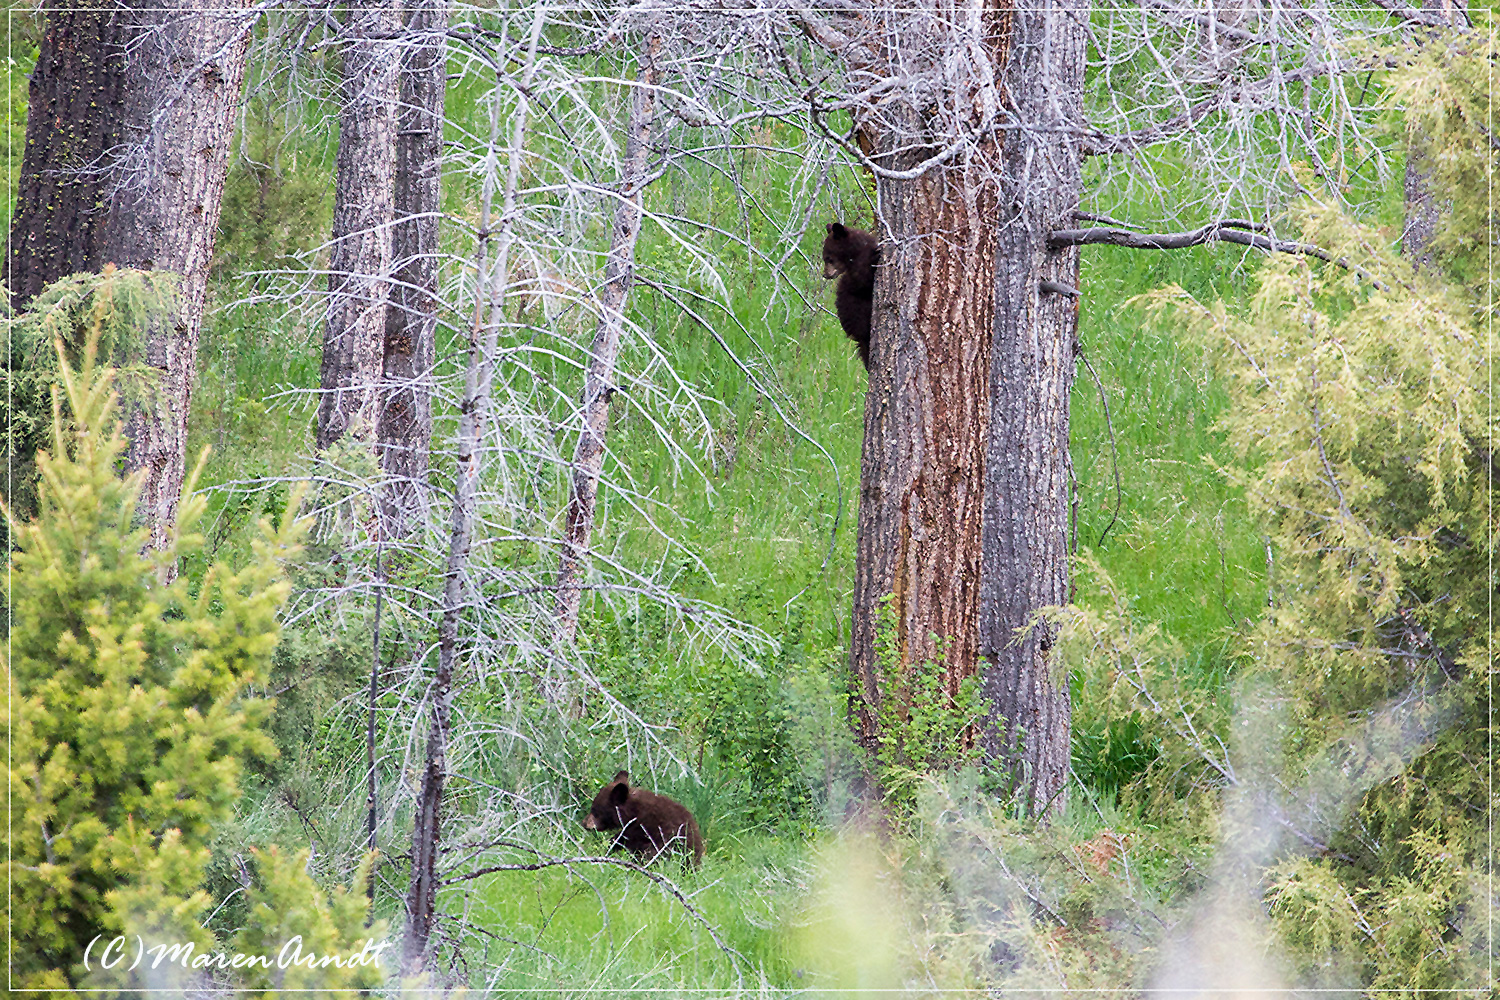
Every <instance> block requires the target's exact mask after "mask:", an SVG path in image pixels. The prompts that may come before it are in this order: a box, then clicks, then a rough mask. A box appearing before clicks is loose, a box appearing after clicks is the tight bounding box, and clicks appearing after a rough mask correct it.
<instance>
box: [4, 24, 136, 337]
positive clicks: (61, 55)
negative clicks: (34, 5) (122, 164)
mask: <svg viewBox="0 0 1500 1000" xmlns="http://www.w3.org/2000/svg"><path fill="white" fill-rule="evenodd" d="M125 20H126V12H125V11H122V10H117V9H115V8H114V7H113V6H112V5H109V4H105V3H99V2H96V3H91V4H80V5H78V6H75V7H70V8H66V9H58V10H51V11H48V12H47V14H46V23H45V25H44V27H43V31H42V42H41V48H40V51H39V53H38V55H37V61H36V68H35V69H34V70H33V71H32V73H31V80H30V86H29V90H28V100H27V108H28V114H27V117H26V150H25V154H24V155H23V157H22V160H21V176H20V178H19V187H18V190H17V194H16V211H15V215H14V216H13V217H12V218H11V225H10V252H9V253H8V254H7V256H6V258H5V287H6V289H7V290H8V291H9V293H10V297H11V305H12V306H13V307H15V308H17V309H21V308H24V307H25V306H26V304H27V303H28V302H30V301H31V300H32V299H33V298H35V297H36V295H37V293H39V292H40V291H41V290H42V289H43V288H44V287H46V286H47V285H49V284H51V283H52V282H54V281H56V280H58V279H59V278H64V277H67V276H68V275H70V274H76V273H78V272H79V271H98V270H99V268H100V264H101V261H100V258H99V229H100V226H101V224H102V223H103V221H104V204H105V200H106V198H107V196H108V191H109V178H108V174H107V171H106V169H105V164H106V154H107V153H108V152H109V151H110V150H112V149H114V148H115V146H116V145H118V143H119V142H120V133H121V128H122V126H123V125H124V117H125V112H124V107H125V96H126V76H125V72H124V68H125V66H124V64H125V53H124V47H123V42H122V39H123V36H124V29H125V23H124V22H125Z"/></svg>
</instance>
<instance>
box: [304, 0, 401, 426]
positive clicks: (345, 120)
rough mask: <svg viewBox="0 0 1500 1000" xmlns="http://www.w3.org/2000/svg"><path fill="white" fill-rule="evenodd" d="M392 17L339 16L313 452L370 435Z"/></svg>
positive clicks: (384, 280) (393, 70)
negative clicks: (335, 131)
mask: <svg viewBox="0 0 1500 1000" xmlns="http://www.w3.org/2000/svg"><path fill="white" fill-rule="evenodd" d="M400 24H401V22H400V8H399V7H398V6H397V5H396V4H395V3H393V2H391V0H386V2H384V3H380V4H375V5H371V6H366V7H353V8H350V11H349V15H348V20H347V21H346V22H345V24H344V30H343V35H344V46H343V83H342V86H341V87H340V99H341V101H342V105H341V107H340V108H339V148H338V153H337V154H336V156H335V160H334V195H333V198H334V201H333V239H332V246H331V250H330V253H329V261H328V317H327V323H326V325H325V327H324V331H323V363H322V372H321V375H320V378H319V385H320V387H321V389H322V393H323V395H322V399H321V400H320V401H319V403H318V432H317V447H318V449H319V450H322V449H325V448H327V447H328V446H329V445H331V444H333V443H334V442H335V441H337V440H338V439H339V438H341V437H343V436H344V434H345V433H351V434H354V435H355V436H356V437H358V438H361V439H364V440H366V441H369V442H370V443H371V444H373V443H374V435H375V430H376V420H377V418H378V413H377V399H376V394H377V391H378V388H379V385H380V377H381V356H382V354H383V353H384V351H383V346H384V343H385V323H386V319H385V317H386V298H387V296H388V294H389V292H390V283H391V221H392V215H393V212H394V208H393V203H394V198H395V192H394V187H395V172H396V162H395V159H396V122H397V109H396V100H397V96H398V83H397V75H398V74H397V67H398V65H399V48H398V46H397V45H396V43H395V40H394V39H395V35H396V34H397V32H398V31H399V29H400Z"/></svg>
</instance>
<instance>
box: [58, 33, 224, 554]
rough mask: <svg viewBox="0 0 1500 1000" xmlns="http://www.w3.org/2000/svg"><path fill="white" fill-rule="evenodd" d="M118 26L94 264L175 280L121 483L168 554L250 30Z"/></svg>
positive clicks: (134, 407) (131, 417) (131, 412)
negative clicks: (118, 93) (116, 112)
mask: <svg viewBox="0 0 1500 1000" xmlns="http://www.w3.org/2000/svg"><path fill="white" fill-rule="evenodd" d="M120 23H122V24H123V26H124V27H123V31H124V34H123V35H122V36H120V40H121V41H123V42H124V43H126V44H127V45H128V46H129V49H128V54H127V56H126V58H125V62H124V64H123V69H122V72H123V75H124V77H125V87H124V100H123V101H122V102H121V104H120V105H119V106H120V108H121V111H122V122H123V124H122V127H121V129H120V135H119V139H120V145H119V147H118V148H117V150H116V151H115V152H114V153H112V154H111V158H112V160H113V163H112V165H111V166H110V170H109V185H110V191H109V197H108V201H107V211H106V213H105V215H104V217H103V220H102V224H101V225H100V226H99V229H98V258H99V260H100V262H101V263H104V264H110V263H112V264H115V265H117V266H120V267H133V268H140V269H142V270H147V271H170V272H172V273H174V274H176V275H178V278H179V280H178V298H177V304H176V309H175V311H174V314H173V315H172V317H171V319H170V321H169V322H168V323H164V324H162V325H160V326H158V327H156V328H154V329H151V330H149V331H147V338H146V359H145V360H146V363H147V365H148V367H149V368H151V369H152V370H153V377H154V379H155V385H154V390H153V394H154V396H155V398H154V400H151V401H140V402H135V403H130V404H129V405H128V407H127V411H126V414H125V434H126V437H127V438H129V441H130V445H129V448H128V449H127V450H126V453H125V468H126V471H135V470H144V472H145V481H144V483H143V484H142V487H141V495H140V499H139V500H138V501H137V507H136V509H137V511H138V514H139V516H140V517H141V518H142V519H143V520H144V521H145V522H146V523H148V524H150V525H151V526H152V544H153V545H154V546H155V547H157V548H162V547H164V546H165V545H166V544H167V541H168V537H169V534H170V531H171V528H172V525H173V523H174V522H175V520H176V516H177V500H178V498H179V496H180V495H181V493H182V485H183V473H184V469H185V459H186V455H185V451H186V446H187V420H188V406H189V402H190V400H191V396H192V390H193V382H194V381H195V380H196V377H197V355H198V334H199V330H200V329H201V327H202V324H203V310H204V305H205V300H206V298H207V294H208V268H209V262H210V259H211V258H212V256H213V247H214V237H215V235H216V234H217V231H218V226H219V209H220V206H221V203H222V199H223V194H224V178H225V174H226V173H227V171H228V169H229V149H230V144H231V142H232V140H233V138H234V126H235V122H236V119H237V117H238V110H239V102H240V92H241V88H242V86H243V84H244V79H245V61H246V57H247V54H248V46H249V41H250V19H249V18H248V17H247V15H246V14H245V13H244V12H243V11H241V10H238V9H236V8H234V7H225V6H224V5H222V4H221V5H209V4H199V3H191V4H179V5H176V6H160V5H158V6H154V7H150V8H147V9H141V10H137V11H134V12H131V13H129V14H122V15H120ZM79 193H83V192H79Z"/></svg>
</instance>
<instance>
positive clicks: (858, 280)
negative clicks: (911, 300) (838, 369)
mask: <svg viewBox="0 0 1500 1000" xmlns="http://www.w3.org/2000/svg"><path fill="white" fill-rule="evenodd" d="M879 245H880V243H879V241H878V240H877V239H875V237H874V236H872V235H871V234H869V233H867V232H865V231H864V230H863V229H850V228H848V227H847V226H845V225H844V224H843V223H841V222H830V223H829V224H828V236H827V237H826V238H825V239H824V240H823V277H825V278H838V279H839V287H838V291H837V293H836V294H835V297H834V305H835V306H836V307H837V309H838V314H839V325H841V326H842V327H843V328H844V333H845V334H847V335H848V337H849V339H850V340H852V341H854V343H855V345H856V346H858V347H859V360H861V361H863V362H864V363H865V371H869V370H870V306H871V303H872V302H874V300H875V265H876V264H877V263H878V258H879Z"/></svg>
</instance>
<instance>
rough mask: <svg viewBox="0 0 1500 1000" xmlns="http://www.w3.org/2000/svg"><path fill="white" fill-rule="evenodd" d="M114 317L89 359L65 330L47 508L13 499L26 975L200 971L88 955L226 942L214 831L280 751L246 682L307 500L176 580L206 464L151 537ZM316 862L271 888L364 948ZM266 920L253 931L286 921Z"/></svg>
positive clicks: (16, 941) (14, 670)
mask: <svg viewBox="0 0 1500 1000" xmlns="http://www.w3.org/2000/svg"><path fill="white" fill-rule="evenodd" d="M119 280H120V278H119V276H118V275H105V276H103V277H102V278H101V279H97V283H96V284H94V285H93V287H92V288H90V289H88V291H87V293H86V297H89V296H92V297H93V300H94V301H98V300H99V297H100V296H103V297H104V298H105V299H107V298H108V295H107V292H108V290H109V288H110V283H111V282H116V281H119ZM70 282H71V283H72V284H73V285H78V286H79V287H80V288H82V287H84V286H85V285H87V284H88V282H87V281H86V280H85V279H70ZM70 287H71V286H70ZM49 294H50V293H49ZM54 299H55V297H54V298H49V299H48V301H53V300H54ZM57 301H63V302H66V301H69V300H67V299H66V297H64V298H63V299H57ZM61 308H63V307H58V309H61ZM55 311H56V310H55ZM95 315H96V316H98V315H99V314H98V313H96V314H95ZM106 320H107V317H104V318H101V319H100V322H98V323H96V324H94V325H92V326H88V327H86V329H85V330H84V334H85V335H84V337H83V339H82V341H81V343H80V344H79V345H78V349H77V352H76V354H77V357H78V359H79V361H78V365H77V367H76V368H75V367H74V365H73V364H72V363H71V362H70V359H69V354H70V352H69V350H68V349H67V348H66V347H65V346H64V341H63V339H62V337H61V336H58V337H57V339H56V340H55V350H56V352H57V357H58V359H59V366H58V377H59V379H60V381H61V383H62V384H61V390H62V391H61V392H58V391H57V390H56V389H54V390H53V392H52V397H53V400H52V415H53V419H52V438H51V449H50V451H49V452H42V453H39V454H38V456H37V468H38V471H39V475H40V482H39V490H38V497H37V500H38V514H37V517H36V518H35V519H34V520H32V521H31V522H29V523H24V524H23V523H19V521H17V520H16V519H15V517H14V515H13V514H12V513H11V512H10V511H8V510H7V515H8V516H9V517H11V527H12V531H13V533H14V536H15V539H16V543H17V546H18V551H16V552H15V553H14V554H13V555H12V557H11V570H12V573H11V581H12V590H11V593H10V594H9V595H8V598H9V604H10V607H11V612H12V625H11V634H10V647H9V648H10V659H9V661H8V663H7V664H6V666H7V678H6V680H7V683H8V685H9V693H10V699H11V712H10V720H9V731H8V733H7V736H8V738H9V743H10V748H11V763H10V768H9V788H10V802H11V813H10V823H9V826H8V831H9V832H8V843H7V845H6V846H7V851H8V857H9V872H8V879H9V884H10V891H11V913H12V921H13V922H12V926H11V936H10V947H9V953H8V954H9V962H10V974H11V976H12V977H13V978H12V980H11V981H12V982H14V983H15V984H17V985H20V986H25V987H28V988H68V987H72V986H79V985H83V984H84V983H86V982H87V983H91V984H94V985H117V986H127V985H137V986H139V985H150V986H153V987H163V986H169V985H173V984H174V983H177V982H181V981H184V980H185V977H186V976H187V975H188V970H186V969H184V968H182V966H181V965H180V964H176V965H174V964H173V963H171V962H167V963H166V964H162V965H159V966H158V967H155V968H149V971H148V967H149V966H151V964H152V963H150V962H149V960H148V962H147V963H145V964H144V965H143V966H142V968H141V970H140V971H139V972H137V973H135V975H136V976H138V977H141V978H136V979H130V978H129V977H128V976H126V975H124V973H123V969H124V967H125V965H126V964H128V963H124V964H122V965H121V966H119V967H118V968H117V969H116V970H115V972H113V973H103V974H100V973H99V972H98V969H99V966H98V965H97V964H95V965H94V966H93V969H94V973H93V974H90V973H89V972H86V970H85V968H84V966H83V960H84V956H85V952H86V949H87V948H88V946H89V944H90V942H91V940H93V939H94V937H95V935H99V934H103V935H104V936H105V937H106V938H108V937H110V936H113V935H116V934H129V935H137V934H139V935H142V937H143V938H144V939H145V941H146V943H147V946H148V948H149V946H150V945H151V944H153V943H163V944H167V945H184V946H186V945H191V946H192V947H193V948H194V949H195V951H197V952H199V953H201V952H203V951H205V950H208V949H211V948H212V947H213V944H214V941H213V938H212V935H211V934H210V933H209V932H208V931H206V930H205V929H204V928H203V927H201V926H200V924H199V923H198V921H199V919H200V918H201V917H202V916H203V915H204V914H205V913H206V911H207V909H208V908H209V907H210V905H211V900H210V898H209V896H208V895H207V894H206V893H205V892H203V891H202V889H200V888H199V886H200V883H201V882H202V880H203V874H204V869H205V867H206V865H207V863H208V860H209V842H210V840H211V839H212V837H213V836H214V833H215V829H216V827H217V826H219V825H221V824H223V823H225V822H226V821H227V820H228V819H229V818H230V817H231V816H232V815H233V813H234V809H235V805H236V802H237V800H238V798H239V795H240V787H239V778H240V772H241V768H242V766H243V762H245V761H247V760H254V759H264V758H267V757H269V756H271V755H273V754H274V753H275V752H276V749H275V746H274V744H273V743H272V741H271V739H270V737H269V735H268V734H267V731H266V730H267V723H268V720H269V717H270V713H271V707H272V705H271V702H269V701H267V700H265V699H258V698H248V697H245V693H246V688H247V686H248V685H251V684H258V683H264V681H265V678H266V676H267V672H268V668H269V663H270V658H271V653H272V650H273V649H274V647H275V645H276V642H277V638H278V635H279V631H280V629H279V624H278V622H277V619H276V615H277V612H278V610H279V609H280V607H281V605H282V604H283V603H284V602H285V600H286V598H287V595H288V592H289V589H290V585H289V583H288V582H287V579H286V575H285V566H286V563H287V562H288V560H290V559H292V558H294V557H295V556H296V555H297V553H298V551H299V550H300V539H301V536H302V534H303V532H304V528H305V524H304V522H302V521H299V520H297V519H294V518H291V517H287V518H283V519H282V522H281V526H280V527H279V528H273V527H272V526H271V524H270V522H269V520H262V521H261V524H260V531H259V538H258V539H257V541H256V542H255V543H254V545H253V556H252V558H250V559H249V560H248V561H247V562H246V564H245V565H244V566H243V567H241V568H239V569H233V568H231V567H229V566H226V565H223V564H217V565H215V566H213V567H212V568H211V569H210V570H209V571H208V573H207V574H206V575H205V576H204V577H203V578H202V580H201V582H200V583H199V584H198V585H197V586H190V584H189V582H188V580H187V579H186V578H185V577H178V578H177V579H176V580H174V581H173V582H172V583H169V584H165V585H164V584H163V583H162V582H161V581H162V579H163V578H164V577H165V576H166V571H167V570H168V568H169V567H170V566H171V565H172V564H173V562H174V561H175V560H177V559H179V558H181V557H182V556H184V555H187V554H189V553H192V552H195V551H196V550H198V549H199V548H200V547H201V546H202V544H203V537H202V535H201V533H200V532H199V530H198V523H199V519H200V518H201V516H202V513H203V510H204V501H203V500H202V498H201V497H198V496H194V495H193V494H192V493H191V483H192V480H191V479H190V481H189V486H188V487H187V496H185V498H184V499H183V501H182V504H181V506H180V507H179V513H178V524H177V527H176V531H175V533H174V536H173V539H172V542H171V544H170V545H169V546H168V547H167V548H166V549H165V550H164V551H155V550H151V549H149V548H148V547H147V545H146V542H147V530H146V529H145V528H143V527H139V526H137V525H136V524H135V523H134V513H135V499H136V492H137V489H138V486H139V482H140V478H139V476H136V475H132V476H129V477H126V478H123V479H122V478H120V476H119V475H118V474H117V471H116V470H117V467H118V464H119V461H120V458H121V455H122V453H123V451H124V448H125V439H124V437H123V435H122V434H121V431H120V428H119V426H118V421H117V419H116V416H115V414H116V409H117V405H118V398H117V396H116V393H115V391H114V386H115V382H116V378H115V372H114V371H113V370H111V369H109V368H107V367H104V366H102V365H101V364H100V363H99V351H100V344H101V340H102V339H104V338H103V337H102V336H101V332H102V330H103V328H104V327H105V326H106V325H107V322H106ZM43 325H44V326H45V325H46V320H43ZM75 343H78V342H75ZM65 414H66V415H65ZM200 467H201V462H200ZM194 478H195V477H194ZM295 504H296V498H294V499H293V506H294V507H295ZM298 867H299V866H297V865H293V864H289V863H287V862H285V861H284V860H278V859H277V856H276V855H274V854H269V855H266V856H265V858H264V860H263V864H262V871H261V875H262V880H263V882H264V884H265V886H266V888H265V889H264V890H263V891H262V892H263V894H264V895H265V896H267V898H270V897H273V896H296V897H297V898H299V899H301V900H302V901H303V903H304V905H306V906H311V907H312V908H313V910H315V911H319V912H318V913H316V914H313V915H310V916H308V917H307V918H306V919H302V918H299V917H298V916H297V915H296V913H295V912H293V911H290V910H287V911H284V912H283V913H282V914H281V916H280V917H279V918H278V919H280V920H281V921H282V923H283V924H285V925H286V926H289V927H295V926H299V924H300V925H305V926H306V927H308V928H309V929H308V930H303V931H299V932H300V933H304V934H309V935H310V934H312V933H313V932H314V931H316V932H317V934H318V937H317V942H316V946H317V947H318V949H319V950H320V951H324V950H325V949H326V950H337V948H338V947H340V946H341V945H342V946H345V947H348V944H347V942H350V941H352V937H351V935H353V934H354V933H357V932H358V930H359V928H358V925H359V924H360V923H361V922H362V919H363V913H364V909H363V902H364V900H363V896H359V897H358V898H359V903H360V905H359V907H358V911H359V912H358V917H359V919H358V920H355V919H353V918H352V917H351V916H350V912H351V911H350V904H349V903H348V902H346V901H343V899H342V897H340V896H339V895H338V894H335V897H334V901H333V902H332V903H327V904H325V903H324V902H323V899H322V896H321V894H320V893H319V892H318V891H317V889H316V886H314V885H312V884H311V882H310V880H309V879H307V877H306V876H305V875H301V874H299V873H298V872H297V871H294V870H293V869H295V868H298ZM320 908H321V909H320ZM323 911H327V912H323ZM257 920H258V923H256V922H255V921H252V927H251V928H249V929H247V930H246V931H245V933H246V934H249V935H251V936H252V937H254V935H255V934H256V933H259V932H257V931H255V930H254V927H255V926H260V927H262V928H265V927H270V926H273V925H270V924H267V923H266V921H265V920H260V919H259V918H257ZM275 926H281V924H278V925H275ZM330 928H332V929H330ZM256 940H257V941H258V940H259V939H258V938H256ZM310 940H311V938H310ZM98 957H99V956H98V954H97V952H96V953H95V955H94V958H95V959H96V960H97V959H98ZM341 972H342V970H341ZM309 974H312V973H309ZM320 975H321V974H320ZM346 980H347V977H344V978H342V979H341V978H340V977H339V976H334V977H333V982H332V983H331V985H339V984H341V982H343V981H346Z"/></svg>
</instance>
